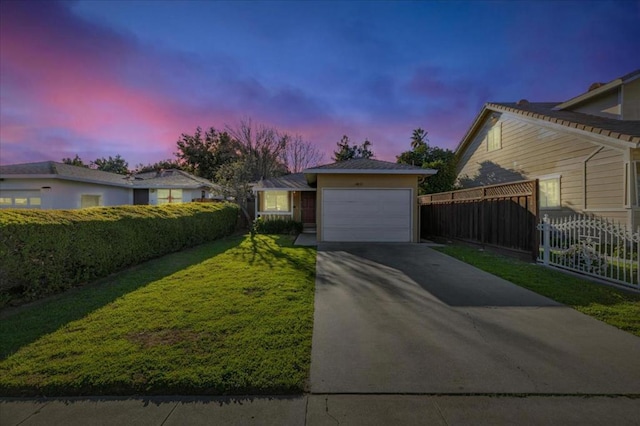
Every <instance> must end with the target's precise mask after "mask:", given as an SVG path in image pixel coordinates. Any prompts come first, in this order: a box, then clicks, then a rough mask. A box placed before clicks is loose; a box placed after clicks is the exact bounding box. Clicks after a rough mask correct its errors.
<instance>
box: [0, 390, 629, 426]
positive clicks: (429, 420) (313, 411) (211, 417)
mask: <svg viewBox="0 0 640 426" xmlns="http://www.w3.org/2000/svg"><path fill="white" fill-rule="evenodd" d="M639 404H640V402H639V400H637V399H631V398H625V397H618V398H610V397H553V398H543V397H536V396H534V397H520V398H516V397H489V396H421V395H305V396H293V397H275V398H267V397H220V398H202V397H191V398H190V397H155V398H153V397H152V398H129V399H118V398H106V397H105V398H85V399H81V398H66V399H41V400H2V401H0V424H1V425H2V426H14V425H21V426H35V425H47V426H58V425H60V426H85V425H92V426H94V425H95V426H102V425H105V426H106V425H114V426H124V425H126V426H135V425H144V426H147V425H149V426H161V425H162V426H169V425H190V426H197V425H230V426H236V425H237V426H241V425H242V426H244V425H274V426H276V425H277V426H288V425H291V426H302V425H308V426H315V425H338V424H340V425H372V426H376V425H381V426H382V425H384V426H387V425H478V426H482V425H491V426H493V425H513V424H517V425H522V426H526V425H540V424H545V425H563V426H564V425H581V426H587V425H605V424H609V425H618V426H624V425H637V424H639V423H638V422H639V420H638V416H637V413H638V406H639Z"/></svg>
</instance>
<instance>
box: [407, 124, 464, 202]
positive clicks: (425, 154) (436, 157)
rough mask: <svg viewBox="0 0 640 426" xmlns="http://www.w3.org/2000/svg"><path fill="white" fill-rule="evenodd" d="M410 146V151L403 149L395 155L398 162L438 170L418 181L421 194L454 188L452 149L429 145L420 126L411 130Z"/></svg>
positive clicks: (454, 169) (454, 168) (425, 133)
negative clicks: (403, 150)
mask: <svg viewBox="0 0 640 426" xmlns="http://www.w3.org/2000/svg"><path fill="white" fill-rule="evenodd" d="M411 148H412V149H411V151H405V152H403V153H402V154H400V155H399V156H397V157H396V159H397V162H398V163H402V164H411V165H414V166H419V167H422V168H423V169H436V170H438V173H437V174H435V175H433V176H429V177H428V178H426V179H424V180H423V181H422V182H421V183H420V187H419V190H420V193H421V194H433V193H437V192H445V191H451V190H453V189H455V180H456V161H455V153H454V152H453V151H451V150H449V149H442V148H439V147H431V146H429V145H428V139H427V132H425V131H424V130H422V129H421V128H418V129H415V130H414V131H413V135H412V137H411Z"/></svg>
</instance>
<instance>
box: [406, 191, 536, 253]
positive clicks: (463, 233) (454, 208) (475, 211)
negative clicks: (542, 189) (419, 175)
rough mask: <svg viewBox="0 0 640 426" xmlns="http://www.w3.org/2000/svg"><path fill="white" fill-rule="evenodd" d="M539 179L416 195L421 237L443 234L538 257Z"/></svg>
mask: <svg viewBox="0 0 640 426" xmlns="http://www.w3.org/2000/svg"><path fill="white" fill-rule="evenodd" d="M537 191H538V181H537V180H529V181H522V182H513V183H507V184H500V185H491V186H485V187H481V188H470V189H463V190H460V191H450V192H442V193H439V194H428V195H422V196H420V197H418V202H419V204H420V223H421V231H420V233H421V237H422V238H428V237H433V236H437V237H445V238H452V239H459V240H464V241H471V242H475V243H480V244H488V245H493V246H498V247H503V248H507V249H511V250H517V251H526V252H529V253H531V254H532V256H533V258H534V259H537V257H538V242H537V231H536V225H537V223H538V202H537V201H538V195H537Z"/></svg>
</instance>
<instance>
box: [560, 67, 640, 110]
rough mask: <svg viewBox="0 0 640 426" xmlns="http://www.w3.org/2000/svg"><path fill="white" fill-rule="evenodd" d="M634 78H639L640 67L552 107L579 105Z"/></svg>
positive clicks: (564, 107)
mask: <svg viewBox="0 0 640 426" xmlns="http://www.w3.org/2000/svg"><path fill="white" fill-rule="evenodd" d="M636 78H640V69H637V70H635V71H632V72H630V73H629V74H626V75H623V76H622V77H619V78H616V79H614V80H611V81H610V82H608V83H605V84H602V85H601V86H599V87H596V88H595V89H593V90H588V91H587V92H585V93H582V94H580V95H578V96H575V97H573V98H571V99H569V100H568V101H565V102H562V103H559V104H558V105H556V106H555V107H554V109H556V110H563V109H566V108H570V107H573V106H576V105H579V104H581V103H583V102H586V101H588V100H590V99H593V98H595V97H597V96H600V95H602V94H604V93H607V92H610V91H611V90H614V89H617V88H618V87H620V86H622V85H623V84H625V83H628V82H630V81H633V80H635V79H636Z"/></svg>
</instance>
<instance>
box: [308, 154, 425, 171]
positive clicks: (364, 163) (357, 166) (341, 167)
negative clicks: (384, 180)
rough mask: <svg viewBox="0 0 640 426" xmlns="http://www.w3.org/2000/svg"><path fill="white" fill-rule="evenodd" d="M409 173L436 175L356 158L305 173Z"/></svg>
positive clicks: (384, 162)
mask: <svg viewBox="0 0 640 426" xmlns="http://www.w3.org/2000/svg"><path fill="white" fill-rule="evenodd" d="M384 171H388V172H399V173H402V172H407V174H411V173H412V172H415V173H416V174H435V170H431V169H423V168H422V167H418V166H411V165H409V164H399V163H391V162H389V161H380V160H373V159H369V158H356V159H353V160H346V161H338V162H336V163H331V164H325V165H322V166H317V167H312V168H309V169H306V170H304V171H303V173H305V174H309V173H331V172H335V173H344V172H351V173H355V172H373V173H376V172H383V173H384Z"/></svg>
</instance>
